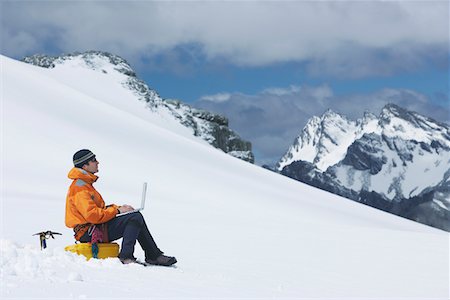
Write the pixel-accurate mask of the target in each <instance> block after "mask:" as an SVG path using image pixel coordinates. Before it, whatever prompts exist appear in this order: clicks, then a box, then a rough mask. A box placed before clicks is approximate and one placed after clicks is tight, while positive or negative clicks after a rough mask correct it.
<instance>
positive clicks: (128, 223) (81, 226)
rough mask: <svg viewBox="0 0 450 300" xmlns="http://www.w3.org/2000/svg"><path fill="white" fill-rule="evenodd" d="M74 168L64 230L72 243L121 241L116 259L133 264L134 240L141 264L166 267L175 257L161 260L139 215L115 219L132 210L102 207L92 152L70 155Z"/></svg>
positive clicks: (160, 254)
mask: <svg viewBox="0 0 450 300" xmlns="http://www.w3.org/2000/svg"><path fill="white" fill-rule="evenodd" d="M73 163H74V166H75V167H74V168H72V169H71V170H70V172H69V175H68V176H69V178H70V179H72V180H73V182H72V184H71V185H70V188H69V192H68V194H67V198H66V226H67V227H70V228H74V232H75V239H76V240H78V241H80V242H83V243H84V242H93V243H94V244H95V242H97V241H98V240H101V241H103V242H108V241H114V240H117V239H119V238H121V237H123V241H122V247H121V250H120V253H119V259H120V261H121V262H122V263H124V264H128V263H136V262H137V261H136V258H135V257H134V256H133V253H134V246H135V244H136V240H138V241H139V244H140V245H141V247H142V249H143V250H144V252H145V263H143V264H151V265H162V266H170V265H173V264H175V263H176V262H177V260H176V259H175V257H170V256H165V255H163V252H162V251H161V250H159V248H158V247H157V246H156V243H155V241H154V240H153V237H152V235H151V234H150V231H149V230H148V228H147V225H146V223H145V220H144V217H143V216H142V214H141V213H140V212H135V213H130V214H127V215H123V216H119V217H116V215H117V214H119V213H123V212H127V211H131V210H134V208H133V207H131V206H130V205H122V206H117V205H115V204H111V205H108V206H105V202H104V201H103V198H102V196H101V195H100V194H99V193H98V192H97V191H96V190H95V188H94V187H93V185H92V184H93V183H94V182H96V181H97V179H98V177H97V176H96V175H94V174H95V173H97V172H98V165H99V162H98V161H97V159H96V156H95V154H94V153H92V151H90V150H87V149H83V150H80V151H77V152H76V153H75V154H74V155H73Z"/></svg>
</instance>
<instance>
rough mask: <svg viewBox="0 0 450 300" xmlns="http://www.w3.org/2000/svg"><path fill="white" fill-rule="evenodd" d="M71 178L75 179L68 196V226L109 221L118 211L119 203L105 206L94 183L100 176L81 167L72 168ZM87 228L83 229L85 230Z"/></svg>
mask: <svg viewBox="0 0 450 300" xmlns="http://www.w3.org/2000/svg"><path fill="white" fill-rule="evenodd" d="M68 176H69V178H70V179H72V180H73V182H72V184H71V185H70V188H69V192H68V193H67V198H66V226H67V227H70V228H74V227H75V226H77V225H81V224H86V223H91V224H101V223H105V222H108V221H109V220H111V219H112V218H114V217H115V216H116V214H117V213H118V211H117V209H118V208H119V207H118V206H117V205H115V204H112V205H109V206H108V207H105V202H104V201H103V198H102V196H101V195H100V194H99V193H98V192H97V191H96V190H95V188H94V187H93V186H92V184H93V183H94V182H95V181H97V179H98V177H97V176H95V175H94V174H92V173H89V172H86V171H85V170H83V169H80V168H72V170H70V172H69V175H68ZM86 230H87V228H86V229H85V230H83V231H84V232H85V231H86Z"/></svg>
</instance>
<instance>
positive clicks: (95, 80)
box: [24, 51, 254, 163]
mask: <svg viewBox="0 0 450 300" xmlns="http://www.w3.org/2000/svg"><path fill="white" fill-rule="evenodd" d="M24 61H25V62H27V63H29V64H32V65H36V66H40V67H44V68H46V71H44V72H46V74H47V75H48V76H50V77H53V78H57V79H58V81H60V82H63V83H64V84H66V85H68V86H69V87H72V88H74V89H76V90H78V91H80V92H82V93H85V94H87V95H90V96H91V97H95V98H96V99H99V100H101V101H102V102H105V103H108V104H110V105H112V106H114V107H116V108H118V109H120V110H123V111H126V112H130V113H132V114H134V115H136V116H139V117H141V118H142V119H144V120H146V119H150V120H149V121H150V122H152V123H156V124H158V125H159V126H162V127H164V128H167V129H169V130H171V131H176V132H178V133H180V134H183V135H184V136H186V137H187V138H191V139H192V138H193V136H195V137H200V138H201V139H203V140H204V141H206V142H208V143H209V144H211V145H212V146H214V147H215V148H219V149H221V150H223V151H224V152H226V153H228V154H230V155H232V156H235V157H238V158H241V159H243V160H245V161H249V162H251V163H253V162H254V156H253V153H252V152H251V143H250V142H247V141H244V140H242V139H241V138H240V137H239V136H238V135H237V134H236V133H235V132H234V131H232V130H231V129H229V128H228V119H227V118H225V117H223V116H221V115H217V114H213V113H210V112H208V111H204V110H200V109H195V108H192V107H190V106H189V105H187V104H184V103H182V102H181V101H178V100H169V99H165V100H163V99H162V98H161V97H160V96H159V95H158V93H157V92H156V91H155V90H153V89H151V88H150V87H149V86H148V85H147V84H146V83H145V82H144V81H142V80H141V79H139V78H138V77H137V75H136V73H135V72H134V70H133V69H132V68H131V66H130V65H129V64H128V63H127V61H126V60H124V59H123V58H121V57H119V56H117V55H114V54H111V53H107V52H102V51H87V52H83V53H74V54H66V55H61V56H46V55H33V56H28V57H25V58H24ZM143 107H145V108H147V109H149V110H151V112H152V113H149V112H147V111H146V110H143V109H142V108H143ZM196 139H197V138H194V140H196Z"/></svg>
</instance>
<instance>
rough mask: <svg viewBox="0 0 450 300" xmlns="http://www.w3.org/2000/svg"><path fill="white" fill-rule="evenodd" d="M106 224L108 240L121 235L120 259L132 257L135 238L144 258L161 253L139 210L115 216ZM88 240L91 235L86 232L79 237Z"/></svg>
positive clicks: (153, 256)
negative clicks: (143, 253)
mask: <svg viewBox="0 0 450 300" xmlns="http://www.w3.org/2000/svg"><path fill="white" fill-rule="evenodd" d="M106 224H107V226H108V238H109V240H110V241H114V240H117V239H120V238H121V237H123V240H122V247H121V249H120V253H119V258H120V259H126V258H134V256H133V253H134V245H135V244H136V240H138V242H139V244H140V245H141V247H142V249H143V250H144V252H145V259H151V260H155V259H156V258H157V257H158V256H160V255H161V254H162V253H163V252H162V251H161V250H159V248H158V246H156V243H155V241H154V240H153V237H152V235H151V234H150V231H149V230H148V227H147V224H146V223H145V220H144V217H143V216H142V214H141V213H140V212H136V213H131V214H128V215H124V216H120V217H115V218H114V219H112V220H111V221H109V222H107V223H106ZM90 240H91V237H90V236H89V234H88V233H87V232H86V233H85V234H84V235H83V236H82V237H81V238H80V242H90Z"/></svg>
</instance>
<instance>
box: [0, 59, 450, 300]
mask: <svg viewBox="0 0 450 300" xmlns="http://www.w3.org/2000/svg"><path fill="white" fill-rule="evenodd" d="M0 65H1V68H0V72H1V74H0V75H1V76H0V78H1V104H2V106H1V110H0V113H1V120H2V122H1V125H2V126H1V135H0V136H1V159H2V161H1V177H0V178H1V184H0V195H1V202H0V204H1V205H0V211H1V216H0V217H1V222H0V234H1V236H0V258H1V259H0V268H1V273H0V284H1V286H0V298H1V299H8V298H27V299H32V298H39V299H68V298H75V299H84V298H114V299H118V298H123V299H133V298H142V299H144V298H152V299H168V298H171V299H214V298H216V299H218V298H220V299H227V298H228V299H237V298H240V299H246V298H248V299H265V298H273V299H312V298H314V299H318V298H320V299H350V298H352V299H361V298H371V299H385V298H389V299H399V298H402V299H405V298H415V299H448V296H449V294H448V292H449V291H448V282H449V274H448V259H449V258H448V250H449V248H448V246H449V244H448V240H449V234H448V233H447V232H444V231H441V230H437V229H434V228H431V227H428V226H423V225H422V224H418V223H416V222H412V221H409V220H406V219H403V218H399V217H396V216H394V215H391V214H387V213H385V212H382V211H379V210H376V209H373V208H371V207H367V206H364V205H360V204H358V203H355V202H353V201H348V200H347V199H344V198H342V197H339V196H336V195H333V194H330V193H327V192H324V191H322V190H320V189H316V188H313V187H311V186H308V185H305V184H302V183H299V182H296V181H294V180H291V179H289V178H286V177H284V176H280V175H279V174H276V173H274V172H269V171H267V170H264V169H263V168H260V167H258V166H255V165H252V164H249V163H246V162H243V161H241V160H239V159H235V158H233V157H230V156H229V155H226V154H224V153H223V152H222V151H217V150H216V149H214V148H212V147H211V146H210V145H209V144H207V143H206V142H203V141H202V140H200V139H198V138H195V137H194V136H193V135H192V133H191V131H190V130H188V129H187V128H186V127H184V126H180V125H179V123H178V122H177V121H176V120H174V118H172V117H166V116H165V115H164V114H162V113H161V112H160V111H158V112H153V111H151V110H149V109H146V108H145V105H142V104H143V103H142V102H139V101H130V99H132V98H127V97H131V96H127V95H128V94H127V93H130V92H129V91H128V92H127V90H126V89H119V88H117V89H116V88H115V87H116V86H117V85H116V84H115V83H114V82H112V81H111V79H110V78H109V77H107V76H106V74H104V73H103V72H92V71H91V70H88V69H84V68H77V70H78V71H77V74H76V76H80V77H70V76H72V74H74V72H73V71H74V69H73V68H69V67H68V66H67V68H68V69H67V70H66V73H65V72H64V68H63V67H62V66H61V67H60V68H55V69H46V68H40V67H35V66H32V65H29V64H25V63H22V62H18V61H15V60H12V59H9V58H7V57H4V56H0ZM105 71H106V72H108V70H105ZM103 74H104V75H103ZM108 74H110V73H108ZM107 91H109V92H112V93H116V94H117V95H116V96H120V97H117V98H113V99H112V98H111V97H109V95H108V92H107ZM114 100H115V101H114ZM80 148H89V149H91V150H92V151H94V153H95V154H96V155H97V159H98V160H99V162H100V165H99V168H100V172H99V173H98V174H97V175H99V176H100V179H99V180H98V181H97V182H96V183H95V186H96V188H97V190H98V191H99V192H100V193H101V194H102V196H103V198H104V199H105V201H106V203H107V204H110V203H116V204H119V205H121V204H125V203H128V204H130V205H136V206H137V205H138V204H139V203H140V196H141V195H140V191H141V187H142V182H144V181H147V182H149V189H148V194H147V195H148V200H147V203H146V207H145V209H144V211H143V215H144V217H145V219H146V221H147V224H148V225H149V228H150V230H151V231H152V234H153V236H154V237H155V240H156V242H157V243H158V246H159V247H160V248H161V249H162V250H163V251H165V252H166V253H167V254H169V255H174V256H176V257H177V259H178V263H177V267H176V268H162V267H149V268H144V267H142V266H136V265H122V264H121V263H120V262H119V261H118V260H117V259H107V260H90V261H85V260H84V259H83V258H82V257H78V256H77V255H76V254H73V253H68V252H65V251H64V247H65V246H66V245H70V244H73V242H74V239H73V232H72V231H71V230H70V229H68V228H66V227H65V226H64V210H65V196H66V193H67V188H68V186H69V185H70V180H69V179H68V178H67V173H68V171H69V170H70V168H71V167H72V155H73V153H74V152H75V151H77V150H79V149H80ZM42 230H53V231H57V232H60V233H62V234H63V235H62V236H57V237H56V239H54V240H53V239H50V240H49V241H48V243H47V244H48V248H47V249H46V250H44V251H41V250H40V248H39V239H38V237H36V236H32V234H34V233H36V232H39V231H42ZM119 244H120V241H119ZM136 250H137V251H136V253H135V254H136V256H137V257H138V258H140V259H142V258H143V256H144V253H143V252H142V251H141V250H140V247H139V246H138V245H137V247H136Z"/></svg>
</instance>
